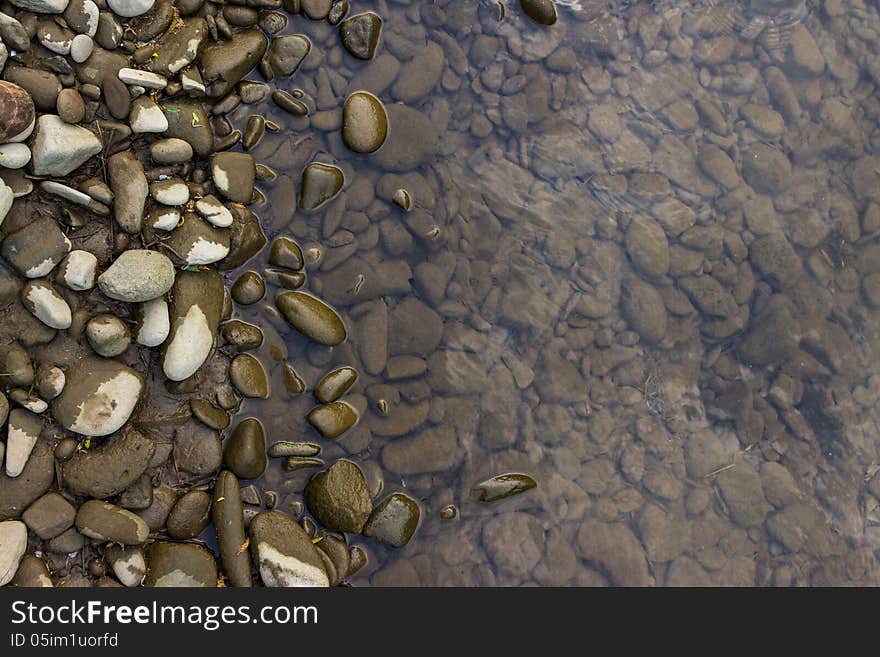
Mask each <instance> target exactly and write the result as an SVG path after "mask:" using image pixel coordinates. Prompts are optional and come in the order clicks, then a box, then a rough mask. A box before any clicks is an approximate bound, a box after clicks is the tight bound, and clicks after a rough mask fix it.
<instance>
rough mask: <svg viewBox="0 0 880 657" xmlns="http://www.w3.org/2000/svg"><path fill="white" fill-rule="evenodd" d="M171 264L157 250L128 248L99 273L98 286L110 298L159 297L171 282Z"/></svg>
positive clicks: (172, 267) (136, 301)
mask: <svg viewBox="0 0 880 657" xmlns="http://www.w3.org/2000/svg"><path fill="white" fill-rule="evenodd" d="M174 276H175V270H174V264H173V263H172V262H171V260H169V259H168V257H167V256H165V255H163V254H161V253H159V252H158V251H149V250H147V249H131V250H129V251H125V252H124V253H122V254H121V255H120V256H119V257H118V258H116V260H114V261H113V264H112V265H110V267H109V268H108V269H107V271H105V272H104V273H103V274H101V275H100V276H99V277H98V287H99V288H100V290H101V292H103V293H104V294H105V295H106V296H108V297H110V298H111V299H116V300H117V301H127V302H128V303H139V302H143V301H150V300H152V299H155V298H157V297H161V296H162V295H164V294H165V293H166V292H168V290H170V289H171V286H172V285H174Z"/></svg>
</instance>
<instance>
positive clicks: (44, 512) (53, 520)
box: [21, 493, 76, 540]
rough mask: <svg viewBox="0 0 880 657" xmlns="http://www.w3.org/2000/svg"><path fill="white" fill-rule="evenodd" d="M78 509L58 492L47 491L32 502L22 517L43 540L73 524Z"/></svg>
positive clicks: (52, 536) (53, 536) (60, 532)
mask: <svg viewBox="0 0 880 657" xmlns="http://www.w3.org/2000/svg"><path fill="white" fill-rule="evenodd" d="M75 516H76V509H74V508H73V505H72V504H71V503H70V502H68V501H67V500H66V499H64V498H63V497H62V496H61V495H59V494H58V493H46V494H45V495H43V496H42V497H41V498H39V499H38V500H36V501H35V502H34V503H33V504H31V505H30V506H29V507H28V508H27V509H26V510H25V512H24V513H23V514H22V516H21V518H22V520H23V521H24V523H25V524H26V525H27V526H28V529H30V530H31V531H32V532H34V533H35V534H36V535H37V536H39V537H40V538H41V539H43V540H48V539H50V538H55V537H56V536H58V535H60V534H62V533H63V532H65V531H66V530H67V529H69V528H70V527H72V526H73V520H74V518H75Z"/></svg>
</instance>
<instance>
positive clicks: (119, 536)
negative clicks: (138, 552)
mask: <svg viewBox="0 0 880 657" xmlns="http://www.w3.org/2000/svg"><path fill="white" fill-rule="evenodd" d="M76 528H77V530H78V531H79V532H80V533H81V534H83V535H84V536H87V537H88V538H94V539H97V540H99V541H113V542H114V543H120V544H122V545H139V544H141V543H143V542H144V541H146V540H147V536H149V534H150V529H149V527H147V523H145V522H144V521H143V519H142V518H140V517H139V516H136V515H135V514H133V513H132V512H131V511H128V510H126V509H123V508H121V507H118V506H116V505H114V504H109V503H108V502H101V501H99V500H89V501H87V502H86V503H85V504H83V505H82V506H81V507H80V508H79V510H78V511H77V512H76Z"/></svg>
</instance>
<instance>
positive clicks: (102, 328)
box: [86, 313, 131, 358]
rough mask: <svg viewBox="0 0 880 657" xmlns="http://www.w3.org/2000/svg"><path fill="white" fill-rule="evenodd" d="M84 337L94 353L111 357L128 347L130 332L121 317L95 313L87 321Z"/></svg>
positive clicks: (123, 351)
mask: <svg viewBox="0 0 880 657" xmlns="http://www.w3.org/2000/svg"><path fill="white" fill-rule="evenodd" d="M86 339H87V340H88V342H89V345H90V346H91V347H92V349H94V351H95V353H96V354H98V355H99V356H103V357H104V358H113V357H115V356H119V355H120V354H123V353H125V351H126V350H127V349H128V346H129V345H130V344H131V332H130V331H129V330H128V326H126V325H125V323H124V322H123V321H122V320H121V319H119V318H118V317H115V316H114V315H108V314H106V313H105V314H100V315H95V316H94V317H92V318H91V319H90V320H89V321H88V323H87V324H86Z"/></svg>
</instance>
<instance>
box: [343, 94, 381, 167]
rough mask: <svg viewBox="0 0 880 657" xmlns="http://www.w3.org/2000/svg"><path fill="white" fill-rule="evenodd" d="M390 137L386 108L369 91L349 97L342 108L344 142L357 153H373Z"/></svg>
mask: <svg viewBox="0 0 880 657" xmlns="http://www.w3.org/2000/svg"><path fill="white" fill-rule="evenodd" d="M387 136H388V115H387V114H386V113H385V106H384V105H383V104H382V101H380V100H379V99H378V98H376V96H374V95H373V94H371V93H369V92H367V91H356V92H354V93H353V94H351V95H349V96H348V98H346V100H345V105H344V106H343V108H342V141H343V142H344V143H345V145H346V146H347V147H348V148H349V149H351V150H352V151H354V152H355V153H373V152H375V151H377V150H379V149H380V148H381V147H382V144H384V143H385V139H386V137H387Z"/></svg>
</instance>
